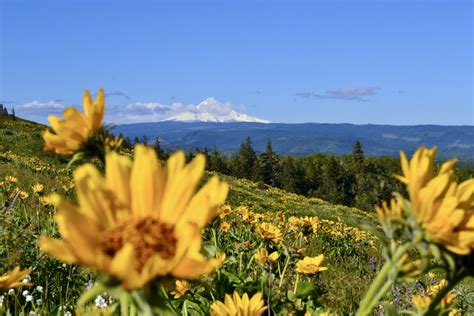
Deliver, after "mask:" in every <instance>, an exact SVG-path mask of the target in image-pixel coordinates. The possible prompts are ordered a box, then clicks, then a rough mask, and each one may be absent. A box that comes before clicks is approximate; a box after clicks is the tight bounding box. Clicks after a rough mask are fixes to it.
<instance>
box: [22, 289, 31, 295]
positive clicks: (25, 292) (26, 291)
mask: <svg viewBox="0 0 474 316" xmlns="http://www.w3.org/2000/svg"><path fill="white" fill-rule="evenodd" d="M28 294H30V292H28V290H24V291H23V293H21V295H23V296H27V295H28Z"/></svg>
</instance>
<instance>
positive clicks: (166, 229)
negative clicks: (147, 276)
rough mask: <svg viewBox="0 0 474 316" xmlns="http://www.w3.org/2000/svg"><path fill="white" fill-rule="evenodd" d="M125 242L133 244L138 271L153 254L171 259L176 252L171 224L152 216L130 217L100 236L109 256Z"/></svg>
mask: <svg viewBox="0 0 474 316" xmlns="http://www.w3.org/2000/svg"><path fill="white" fill-rule="evenodd" d="M126 243H129V244H132V245H133V248H134V250H135V258H136V261H137V266H136V267H135V269H136V270H137V271H139V272H141V270H142V269H143V267H144V265H145V264H146V262H147V261H148V259H150V258H151V257H152V256H153V255H155V254H159V255H160V256H161V257H162V258H163V259H171V258H172V257H173V256H174V255H175V253H176V238H175V236H174V228H173V226H172V225H168V224H164V223H161V222H160V221H159V220H158V219H156V218H152V217H145V218H141V219H130V220H129V221H127V222H124V223H122V224H120V225H118V226H116V227H114V228H112V229H109V230H108V231H106V232H105V233H104V235H103V237H102V249H103V250H104V252H105V253H106V254H108V255H109V256H111V257H113V256H114V255H115V254H116V253H117V252H118V251H119V250H120V249H121V248H122V247H123V246H124V245H125V244H126Z"/></svg>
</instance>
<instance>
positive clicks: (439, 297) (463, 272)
mask: <svg viewBox="0 0 474 316" xmlns="http://www.w3.org/2000/svg"><path fill="white" fill-rule="evenodd" d="M467 276H468V273H467V271H466V269H464V268H461V270H459V271H458V273H456V274H455V275H454V277H453V278H452V279H450V280H448V284H447V285H446V286H445V287H443V288H442V289H441V290H440V291H439V292H438V294H437V295H436V297H435V299H434V300H432V301H431V303H430V306H429V307H428V310H427V311H426V315H435V310H436V307H437V306H438V305H439V303H440V302H441V301H442V300H443V298H444V297H445V296H446V294H448V293H449V292H450V291H451V290H452V289H453V288H454V287H455V286H456V285H457V284H458V283H459V282H461V281H462V280H463V279H464V278H465V277H467Z"/></svg>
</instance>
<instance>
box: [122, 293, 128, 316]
mask: <svg viewBox="0 0 474 316" xmlns="http://www.w3.org/2000/svg"><path fill="white" fill-rule="evenodd" d="M129 304H130V296H129V295H128V292H127V291H123V293H122V295H120V315H124V316H128V305H129Z"/></svg>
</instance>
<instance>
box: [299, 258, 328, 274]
mask: <svg viewBox="0 0 474 316" xmlns="http://www.w3.org/2000/svg"><path fill="white" fill-rule="evenodd" d="M323 260H324V255H323V254H320V255H319V256H316V257H304V258H303V260H298V262H297V263H296V269H295V271H296V272H299V273H304V274H316V273H319V272H322V271H326V270H327V269H328V268H326V267H321V263H322V262H323Z"/></svg>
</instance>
